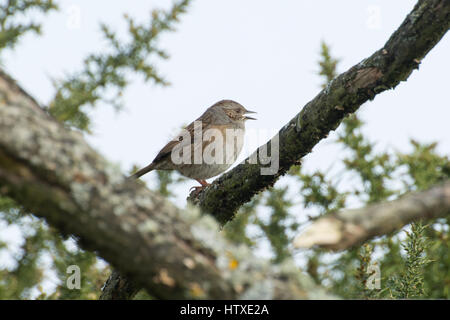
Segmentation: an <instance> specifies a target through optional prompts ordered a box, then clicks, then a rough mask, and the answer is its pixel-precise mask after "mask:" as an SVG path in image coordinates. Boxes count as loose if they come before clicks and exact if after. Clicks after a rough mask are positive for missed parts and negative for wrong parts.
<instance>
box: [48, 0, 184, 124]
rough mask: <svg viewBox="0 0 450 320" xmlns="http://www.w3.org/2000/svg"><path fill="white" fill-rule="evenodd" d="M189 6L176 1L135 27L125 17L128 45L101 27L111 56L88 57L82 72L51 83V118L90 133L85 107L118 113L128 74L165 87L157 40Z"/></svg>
mask: <svg viewBox="0 0 450 320" xmlns="http://www.w3.org/2000/svg"><path fill="white" fill-rule="evenodd" d="M189 2H190V0H181V1H177V2H175V3H174V5H173V6H172V8H171V9H170V10H169V11H162V10H154V11H153V12H152V14H151V17H150V21H149V23H148V24H147V25H145V24H137V23H136V22H135V21H134V20H133V19H131V18H130V17H128V16H127V15H125V19H126V21H127V23H128V36H129V38H130V39H129V40H128V42H126V41H124V40H120V39H118V37H117V35H116V34H115V33H114V32H113V31H112V30H111V29H110V28H109V27H108V26H106V25H102V26H101V29H102V32H103V36H104V38H105V39H106V40H107V42H108V44H109V46H110V52H102V53H95V54H91V55H89V56H88V57H87V58H86V59H85V60H84V62H83V70H81V71H79V72H77V73H75V74H73V75H71V76H69V77H68V78H67V79H66V80H62V81H55V82H54V83H55V86H56V88H57V91H56V94H55V97H54V99H53V101H52V102H51V103H50V106H49V112H50V114H51V115H52V116H54V117H55V118H56V119H58V120H59V121H61V122H63V123H65V124H66V125H69V126H71V127H74V128H77V129H80V130H83V131H87V132H89V129H90V119H89V116H88V115H87V113H86V107H95V106H96V104H97V103H98V102H99V101H103V102H106V103H107V104H111V105H112V106H114V107H115V108H116V109H120V107H121V106H122V102H121V96H122V92H123V90H124V89H125V88H126V87H127V85H128V83H129V79H128V77H127V72H133V74H141V75H143V77H144V80H145V81H153V82H154V83H155V84H158V85H164V86H165V85H167V84H168V82H167V81H166V80H165V79H164V78H163V77H162V76H161V75H160V74H159V73H158V71H157V68H156V66H155V61H154V60H155V59H157V58H160V59H167V58H168V54H167V53H166V52H165V51H164V50H162V49H160V48H158V40H159V36H160V35H161V34H162V33H163V32H165V31H171V30H173V29H174V25H175V23H176V22H177V21H178V20H179V16H180V15H181V14H182V13H184V12H185V11H186V9H187V7H188V5H189ZM108 96H109V97H108Z"/></svg>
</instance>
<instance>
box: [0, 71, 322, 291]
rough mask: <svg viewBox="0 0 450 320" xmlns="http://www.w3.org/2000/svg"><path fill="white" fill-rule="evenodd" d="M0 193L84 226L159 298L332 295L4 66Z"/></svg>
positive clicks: (84, 232) (106, 253)
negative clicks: (162, 190)
mask: <svg viewBox="0 0 450 320" xmlns="http://www.w3.org/2000/svg"><path fill="white" fill-rule="evenodd" d="M0 194H1V195H4V196H8V197H10V198H12V199H14V200H15V201H16V202H17V203H18V204H20V205H21V206H22V207H23V208H24V210H26V211H27V212H31V213H33V214H35V215H36V216H38V217H42V218H45V219H46V221H47V222H48V223H49V224H50V225H52V226H54V227H56V228H58V229H59V230H60V231H61V232H62V233H64V234H72V235H75V236H76V237H77V238H78V239H79V243H80V245H81V246H82V247H83V248H84V249H87V250H91V251H95V252H96V253H98V255H99V256H101V257H103V258H104V259H105V260H106V261H108V262H110V263H111V264H112V265H113V266H114V267H115V268H116V269H117V270H118V271H119V272H120V273H121V274H124V275H126V276H127V277H129V278H130V280H132V281H133V282H134V283H136V285H137V286H141V287H143V288H146V289H148V291H149V292H151V294H152V295H153V296H154V297H156V298H172V299H173V298H217V299H234V298H249V299H252V298H254V299H281V298H292V299H297V298H326V297H328V296H327V294H326V293H325V292H324V291H323V290H322V289H321V288H319V287H317V286H316V285H314V283H313V282H312V280H310V279H309V278H308V277H307V276H305V275H303V274H301V273H300V272H299V270H298V269H297V268H296V266H295V265H294V264H293V263H292V261H285V262H284V263H283V264H279V265H271V264H270V262H269V261H266V260H261V259H257V258H255V257H254V256H253V255H252V253H251V252H250V250H249V249H248V248H247V247H245V246H240V247H237V246H234V245H232V244H230V243H229V242H227V241H226V240H224V238H223V237H222V235H221V234H220V233H219V232H218V229H219V227H218V224H217V222H216V221H215V220H214V219H213V218H212V217H210V216H207V215H201V214H200V211H199V210H198V208H192V207H191V208H187V209H186V210H183V211H182V210H180V209H178V208H177V207H175V206H174V205H172V204H171V203H170V202H169V201H167V200H166V199H165V198H163V197H162V196H160V195H158V194H156V193H154V192H151V191H150V190H148V189H147V188H145V186H143V185H142V184H140V183H137V182H136V181H133V180H127V179H126V178H125V177H124V175H123V174H121V173H120V171H119V170H118V168H116V167H115V166H114V165H111V164H110V163H108V162H107V161H106V160H105V159H104V158H103V157H101V156H100V155H99V154H98V153H96V152H95V151H94V150H93V149H92V148H90V147H89V145H88V144H87V143H86V142H85V141H84V139H83V137H82V135H81V134H79V133H77V132H75V131H70V130H67V129H66V128H64V127H63V126H62V125H61V124H60V123H58V122H57V121H56V120H54V119H53V118H52V117H50V116H49V115H48V114H47V113H46V112H45V111H44V110H43V109H42V108H40V107H39V106H38V104H37V103H36V101H35V100H34V99H32V98H31V97H30V96H29V95H28V94H26V93H25V92H24V91H23V90H22V89H21V88H20V87H19V86H17V85H16V84H15V82H14V81H13V80H12V79H11V78H10V77H9V76H8V75H6V74H5V73H4V72H3V71H1V70H0Z"/></svg>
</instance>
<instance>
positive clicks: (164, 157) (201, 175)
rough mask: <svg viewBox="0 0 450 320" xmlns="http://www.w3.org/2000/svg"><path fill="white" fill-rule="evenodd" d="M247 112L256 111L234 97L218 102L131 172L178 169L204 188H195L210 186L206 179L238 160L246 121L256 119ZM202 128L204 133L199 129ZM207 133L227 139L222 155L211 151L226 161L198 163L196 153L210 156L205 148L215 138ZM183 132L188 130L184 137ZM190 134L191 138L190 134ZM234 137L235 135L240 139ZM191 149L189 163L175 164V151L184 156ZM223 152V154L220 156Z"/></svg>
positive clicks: (140, 173) (139, 173) (138, 173)
mask: <svg viewBox="0 0 450 320" xmlns="http://www.w3.org/2000/svg"><path fill="white" fill-rule="evenodd" d="M248 113H254V112H253V111H249V110H246V109H245V108H244V107H243V106H242V105H240V104H239V103H237V102H235V101H232V100H221V101H219V102H217V103H215V104H214V105H212V106H211V107H209V108H208V109H207V110H206V111H205V112H204V113H203V114H202V115H201V116H200V117H199V118H198V119H197V120H195V121H194V122H192V123H191V124H189V125H188V126H187V127H186V128H185V130H187V131H183V132H182V133H180V134H179V135H177V136H176V137H175V138H174V139H173V140H172V141H170V142H169V143H167V144H166V146H164V148H162V149H161V151H160V152H159V153H158V155H157V156H156V157H155V159H154V160H153V161H152V163H150V164H149V165H148V166H146V167H144V168H142V169H140V170H139V171H137V172H136V173H135V174H133V175H132V177H134V178H139V177H141V176H142V175H144V174H146V173H148V172H150V171H152V170H177V171H178V172H180V173H181V174H182V175H184V176H186V177H189V178H192V179H195V180H197V181H198V182H199V183H200V184H201V185H202V187H195V188H196V189H201V188H203V187H205V186H207V185H208V183H207V182H206V181H205V179H208V178H211V177H214V176H216V175H219V174H221V173H222V172H224V171H226V170H227V169H228V168H229V167H230V166H231V165H232V164H233V163H234V162H235V161H236V159H237V157H238V155H239V153H240V152H241V149H242V145H243V137H244V132H245V125H244V123H245V121H246V120H250V119H251V120H255V119H254V118H252V117H248V116H246V115H245V114H248ZM196 121H197V122H196ZM200 128H201V132H200V130H199V129H200ZM210 129H211V130H210ZM207 132H208V133H212V134H217V135H219V134H221V135H222V137H223V141H224V143H223V151H222V153H223V154H221V153H220V149H218V150H213V151H214V152H211V154H212V155H213V157H214V156H216V153H215V151H218V152H219V153H217V158H218V159H223V161H217V163H207V162H205V161H203V158H202V161H201V163H198V162H195V160H196V159H194V155H195V152H196V151H197V152H199V154H201V155H202V157H204V156H208V155H205V154H204V152H205V150H208V145H209V144H210V143H212V142H213V141H215V139H216V138H214V139H211V137H207V135H208V134H207ZM231 132H233V133H234V134H235V137H233V136H230V133H231ZM183 133H185V137H184V138H183ZM195 134H197V136H195ZM200 134H201V136H200ZM187 135H188V136H189V137H187ZM227 137H231V138H233V139H231V138H229V139H228V138H227ZM186 138H190V139H186ZM219 138H220V137H219ZM234 138H236V140H237V141H236V140H235V139H234ZM231 143H233V144H231ZM227 144H228V148H230V149H231V148H232V152H231V153H230V152H226V151H227V150H228V151H229V150H230V149H226V148H227ZM213 148H214V146H213V145H211V146H210V149H213ZM188 149H189V150H190V161H187V162H188V163H186V161H184V162H181V163H174V161H173V157H174V155H173V153H174V152H178V153H179V154H180V155H181V156H182V155H183V152H184V151H186V150H188ZM221 155H223V156H222V157H221ZM186 157H187V158H188V157H189V153H186ZM189 162H190V163H189Z"/></svg>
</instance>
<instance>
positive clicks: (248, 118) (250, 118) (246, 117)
mask: <svg viewBox="0 0 450 320" xmlns="http://www.w3.org/2000/svg"><path fill="white" fill-rule="evenodd" d="M245 113H246V114H247V113H256V112H255V111H250V110H247V111H245ZM244 119H245V120H256V119H255V118H253V117H248V116H245V118H244Z"/></svg>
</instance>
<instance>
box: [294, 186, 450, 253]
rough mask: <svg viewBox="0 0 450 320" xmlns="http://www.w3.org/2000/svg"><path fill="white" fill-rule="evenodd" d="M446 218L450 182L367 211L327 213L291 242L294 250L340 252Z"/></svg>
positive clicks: (371, 207)
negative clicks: (415, 223)
mask: <svg viewBox="0 0 450 320" xmlns="http://www.w3.org/2000/svg"><path fill="white" fill-rule="evenodd" d="M448 215H450V180H448V181H446V182H445V183H442V184H439V185H436V186H434V187H433V188H430V189H429V190H426V191H422V192H413V193H410V194H407V195H404V196H403V197H401V198H399V199H397V200H394V201H390V202H384V203H380V204H374V205H371V206H369V207H365V208H361V209H353V210H342V211H340V212H336V213H330V214H328V215H326V216H324V217H321V218H319V219H317V220H316V221H314V222H313V223H312V224H311V225H310V226H309V227H308V228H307V229H306V230H305V231H304V232H303V233H302V234H300V235H299V236H297V238H296V239H295V240H294V246H295V247H297V248H311V247H313V246H318V247H321V248H325V249H331V250H336V251H338V250H344V249H348V248H350V247H352V246H355V245H358V244H360V243H363V242H365V241H367V240H370V239H372V238H374V237H377V236H381V235H385V234H389V233H392V232H394V231H396V230H399V229H401V228H402V227H403V226H405V225H407V224H409V223H411V222H413V221H416V220H419V219H420V220H423V221H425V220H431V219H435V218H439V217H445V216H448Z"/></svg>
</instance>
